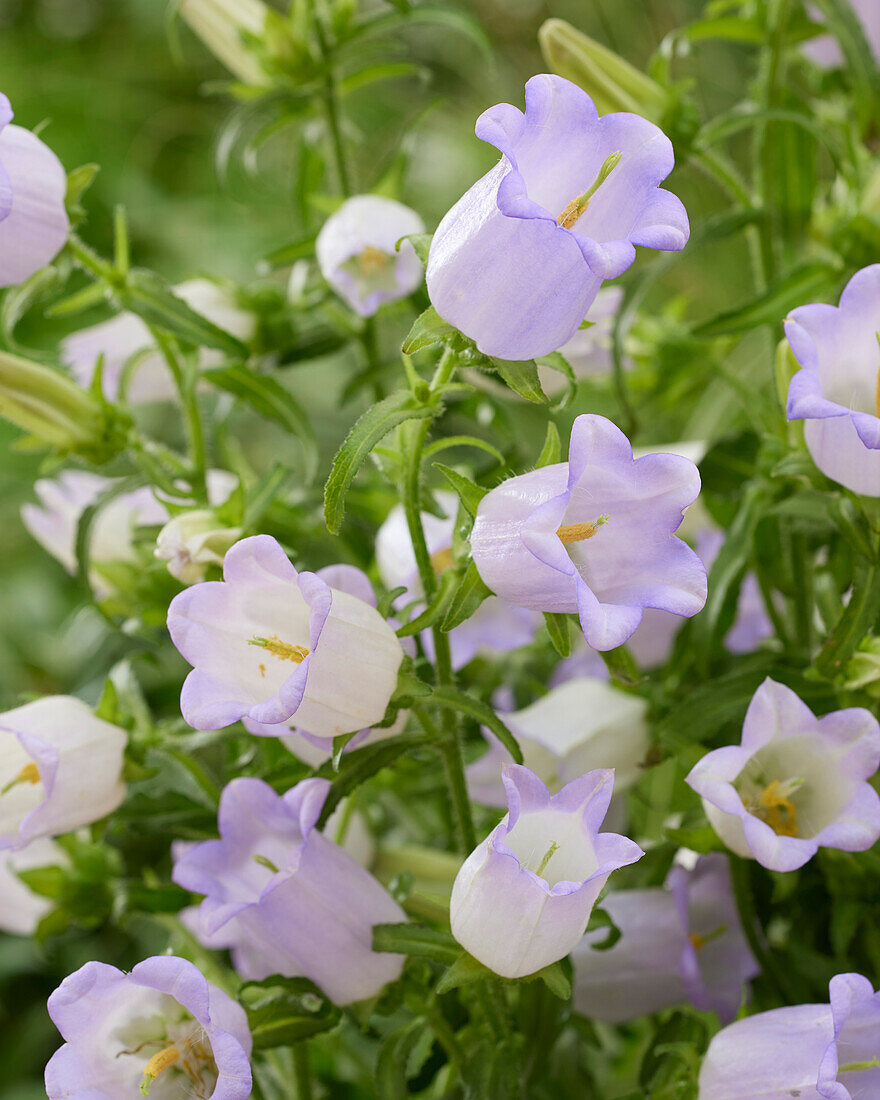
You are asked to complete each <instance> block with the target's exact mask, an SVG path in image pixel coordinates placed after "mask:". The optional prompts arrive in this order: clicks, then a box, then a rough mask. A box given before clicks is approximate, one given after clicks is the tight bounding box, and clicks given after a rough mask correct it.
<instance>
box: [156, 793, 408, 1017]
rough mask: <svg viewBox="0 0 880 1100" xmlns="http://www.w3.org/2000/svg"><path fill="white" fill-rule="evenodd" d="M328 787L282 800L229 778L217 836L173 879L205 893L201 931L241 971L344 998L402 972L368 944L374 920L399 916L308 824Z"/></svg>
mask: <svg viewBox="0 0 880 1100" xmlns="http://www.w3.org/2000/svg"><path fill="white" fill-rule="evenodd" d="M329 787H330V783H329V781H328V780H326V779H304V780H303V781H302V782H301V783H298V784H297V785H296V786H295V787H294V788H293V789H292V790H290V791H288V792H287V794H285V795H284V796H281V795H277V794H276V793H275V792H274V791H273V790H272V788H271V787H270V786H268V784H266V783H263V782H262V780H259V779H233V781H232V782H231V783H229V784H228V785H227V786H226V787H225V788H224V790H223V794H222V795H221V798H220V812H219V817H218V824H219V830H220V840H209V841H206V842H205V843H204V844H198V845H195V846H194V847H191V848H188V849H187V850H186V851H185V852H184V853H183V855H181V856H180V857H179V858H178V859H177V860H176V862H175V865H174V871H173V874H172V878H173V879H174V881H175V882H176V883H178V885H180V886H183V887H184V888H185V889H187V890H192V891H193V892H194V893H197V894H204V895H205V899H204V900H203V901H202V903H201V905H200V907H199V920H200V930H201V932H202V934H203V935H205V936H208V937H218V936H219V937H221V938H222V941H223V943H222V946H234V947H235V949H236V966H237V968H238V969H239V972H240V973H241V974H242V976H243V977H245V978H249V979H254V980H259V979H261V978H265V977H268V976H269V975H270V974H283V975H284V976H285V977H299V976H305V977H307V978H310V979H311V980H312V981H313V982H315V984H316V985H318V986H320V987H321V989H322V990H323V991H324V992H325V993H326V994H327V996H328V997H330V998H331V1000H333V1001H335V1002H336V1003H337V1004H350V1003H352V1002H354V1001H362V1000H366V999H367V998H368V997H372V996H375V995H376V994H377V993H378V992H379V991H380V990H381V989H382V987H383V986H384V985H385V984H386V983H387V982H391V981H394V980H395V979H396V978H397V977H398V976H399V975H400V971H401V969H402V966H403V958H402V957H401V956H400V955H391V954H378V953H376V952H374V951H373V950H372V926H373V925H374V924H382V923H386V922H395V923H396V922H399V921H403V920H405V919H406V917H405V914H404V912H403V910H402V909H401V908H400V906H399V905H398V904H397V902H396V901H394V899H393V898H392V897H391V895H390V894H388V893H387V892H386V890H385V889H384V887H382V886H380V884H379V883H378V882H377V881H376V879H374V878H373V876H372V875H370V874H369V873H368V872H367V871H365V870H364V868H363V867H361V866H360V865H359V864H358V863H356V862H355V860H354V859H352V857H351V856H350V855H348V853H347V852H345V851H343V849H342V848H340V847H338V846H337V845H336V844H334V843H333V842H332V841H331V840H328V839H327V837H325V836H323V835H322V834H321V833H320V832H318V830H317V829H316V828H315V824H316V822H317V820H318V817H319V816H320V813H321V809H322V807H323V805H324V801H325V799H326V797H327V792H328V790H329ZM216 942H217V946H221V943H220V942H219V941H216Z"/></svg>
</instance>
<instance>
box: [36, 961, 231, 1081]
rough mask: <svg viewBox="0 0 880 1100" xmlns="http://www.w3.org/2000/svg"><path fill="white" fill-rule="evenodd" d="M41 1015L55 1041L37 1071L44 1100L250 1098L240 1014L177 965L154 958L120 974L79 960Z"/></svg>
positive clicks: (189, 968)
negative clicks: (42, 1075) (57, 1035)
mask: <svg viewBox="0 0 880 1100" xmlns="http://www.w3.org/2000/svg"><path fill="white" fill-rule="evenodd" d="M48 1008H49V1015H50V1016H51V1018H52V1022H53V1023H54V1024H55V1026H56V1027H57V1028H58V1030H59V1031H60V1032H61V1036H62V1038H63V1039H64V1045H63V1046H62V1047H60V1048H59V1049H58V1050H57V1051H56V1052H55V1053H54V1054H53V1055H52V1057H51V1059H50V1060H49V1064H48V1065H47V1066H46V1093H47V1095H48V1097H49V1100H64V1098H68V1097H69V1098H70V1100H123V1097H132V1098H133V1100H134V1098H136V1097H139V1096H141V1095H144V1096H146V1095H149V1096H150V1097H151V1100H185V1098H187V1097H192V1098H195V1100H247V1097H249V1096H250V1095H251V1068H250V1061H249V1059H250V1053H251V1046H252V1042H251V1035H250V1031H249V1030H248V1024H247V1016H246V1015H245V1011H244V1009H243V1008H242V1007H241V1005H239V1004H236V1002H235V1001H233V999H232V998H231V997H230V996H229V995H228V994H227V993H224V992H223V991H222V990H221V989H218V988H217V987H216V986H214V985H211V984H210V983H209V982H208V981H207V980H206V978H205V976H204V975H203V974H202V973H201V971H200V970H198V969H197V968H196V967H195V966H193V964H192V963H191V962H188V961H187V960H186V959H179V958H175V957H174V956H173V955H161V956H154V957H153V958H149V959H144V961H143V962H140V963H138V964H137V966H136V967H135V968H134V969H133V970H132V971H131V973H130V974H125V973H123V972H122V971H121V970H117V969H116V967H115V966H108V965H107V964H106V963H101V962H88V963H86V964H85V966H81V967H80V969H79V970H77V971H75V972H74V973H73V974H71V975H69V976H68V977H67V978H65V979H64V981H63V982H62V983H61V985H60V986H59V987H58V988H57V989H56V990H55V992H54V993H53V994H52V995H51V997H50V998H49V1004H48ZM151 1086H152V1087H151Z"/></svg>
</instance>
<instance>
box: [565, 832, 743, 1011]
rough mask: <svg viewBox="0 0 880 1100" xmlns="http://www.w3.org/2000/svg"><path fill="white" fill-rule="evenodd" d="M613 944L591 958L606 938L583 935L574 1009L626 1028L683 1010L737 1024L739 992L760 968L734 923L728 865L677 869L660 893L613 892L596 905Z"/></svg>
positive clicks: (713, 858) (714, 861)
mask: <svg viewBox="0 0 880 1100" xmlns="http://www.w3.org/2000/svg"><path fill="white" fill-rule="evenodd" d="M602 908H603V909H604V910H605V911H606V912H607V913H608V915H609V916H610V917H611V920H612V921H613V922H614V924H615V925H616V927H617V928H618V930H619V931H620V939H619V940H618V941H617V943H615V944H614V946H613V947H611V948H609V949H608V950H602V951H597V950H596V949H595V947H594V944H596V943H601V942H602V940H603V939H604V938H605V936H606V935H607V932H606V930H604V929H599V930H597V931H596V932H588V933H587V935H586V936H584V938H583V939H582V940H581V942H580V943H579V944H578V946H577V947H576V948H575V949H574V951H573V953H572V963H573V965H574V1007H575V1008H576V1009H577V1011H578V1012H580V1013H582V1014H583V1015H584V1016H587V1017H589V1018H590V1019H592V1020H604V1021H606V1022H607V1023H610V1024H620V1023H625V1022H626V1021H628V1020H635V1019H637V1018H638V1017H639V1016H647V1015H650V1014H651V1013H653V1012H659V1011H660V1010H661V1009H664V1008H670V1007H672V1006H673V1005H679V1004H687V1003H690V1004H692V1005H694V1006H695V1007H696V1008H698V1009H700V1010H701V1011H703V1012H712V1011H714V1012H717V1013H718V1015H719V1017H720V1019H721V1022H722V1023H729V1022H730V1021H731V1020H733V1019H734V1018H735V1017H736V1014H737V1011H738V1010H739V1006H740V1003H741V1001H742V995H743V985H744V984H745V983H746V982H747V981H748V980H749V979H750V978H753V977H755V975H756V974H757V973H758V971H759V967H758V965H757V963H756V962H755V959H754V957H753V956H752V953H751V951H750V950H749V947H748V944H747V943H746V940H745V937H744V936H743V931H742V926H741V925H740V922H739V916H738V915H737V908H736V901H735V899H734V896H733V890H732V887H731V882H730V868H729V866H728V863H727V858H726V857H725V856H723V855H721V854H720V853H718V852H715V853H713V854H712V855H708V856H703V857H701V858H700V859H698V860H697V862H696V864H695V865H694V867H693V868H692V869H687V868H686V867H684V866H681V865H679V864H676V865H675V866H674V867H673V868H672V870H671V871H670V872H669V875H668V877H667V879H666V886H665V888H650V889H644V890H612V891H610V892H609V893H608V894H607V895H606V897H605V898H604V899H603V901H602Z"/></svg>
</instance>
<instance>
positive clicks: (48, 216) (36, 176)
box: [0, 93, 70, 287]
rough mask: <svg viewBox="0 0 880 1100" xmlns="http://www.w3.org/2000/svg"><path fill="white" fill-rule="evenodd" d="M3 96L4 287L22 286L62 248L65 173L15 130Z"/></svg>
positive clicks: (0, 270)
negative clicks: (18, 284)
mask: <svg viewBox="0 0 880 1100" xmlns="http://www.w3.org/2000/svg"><path fill="white" fill-rule="evenodd" d="M12 118H13V113H12V107H11V105H10V103H9V100H8V99H7V98H6V96H5V95H3V94H2V93H0V287H4V286H14V285H15V284H16V283H23V282H24V281H25V279H29V278H30V276H31V275H33V274H34V273H35V272H37V271H39V270H40V268H41V267H45V266H46V264H48V263H49V262H50V261H51V260H53V259H54V258H55V256H56V255H57V253H58V252H60V250H61V249H62V248H63V246H64V242H65V241H66V240H67V234H68V231H69V229H70V225H69V222H68V220H67V210H66V208H65V205H64V199H65V196H66V194H67V173H66V172H65V171H64V167H63V166H62V164H61V161H60V160H59V159H58V157H56V156H55V154H54V153H53V152H52V150H51V149H50V148H49V147H48V145H45V144H44V143H43V142H42V141H40V139H39V138H38V137H37V136H36V135H35V134H32V133H31V132H30V130H24V129H22V127H21V126H13V125H11V123H12Z"/></svg>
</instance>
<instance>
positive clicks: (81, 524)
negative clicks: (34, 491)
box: [74, 475, 144, 591]
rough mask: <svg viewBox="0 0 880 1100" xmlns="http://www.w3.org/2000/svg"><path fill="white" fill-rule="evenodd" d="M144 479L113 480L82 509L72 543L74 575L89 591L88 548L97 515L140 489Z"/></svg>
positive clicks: (136, 476) (125, 478) (135, 476)
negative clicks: (114, 502) (74, 560)
mask: <svg viewBox="0 0 880 1100" xmlns="http://www.w3.org/2000/svg"><path fill="white" fill-rule="evenodd" d="M143 484H144V479H143V478H142V477H140V476H139V475H134V476H132V477H123V478H118V479H115V480H114V481H113V482H111V483H110V484H109V486H108V487H107V488H106V489H104V490H103V492H101V493H99V494H98V496H97V497H96V498H95V500H94V501H93V502H92V503H91V504H90V505H89V506H88V507H87V508H84V509H83V511H82V513H81V514H80V517H79V519H78V521H77V525H76V540H75V542H74V555H75V557H76V575H77V579H78V580H79V582H80V584H82V586H83V587H84V588H85V589H86V590H87V591H91V568H90V554H89V547H90V542H91V537H92V528H93V525H94V522H95V518H96V517H97V515H98V513H99V512H100V511H101V510H102V509H103V508H105V507H106V506H107V505H108V504H109V503H110V502H111V501H113V500H115V499H116V498H117V497H119V496H122V495H123V494H124V493H130V492H133V491H134V490H135V489H140V488H141V487H142V486H143Z"/></svg>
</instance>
